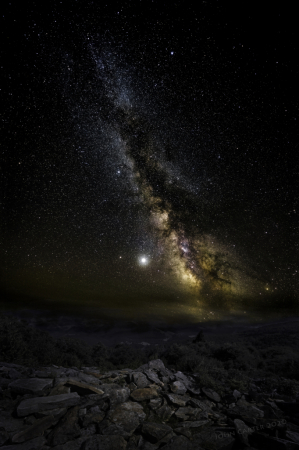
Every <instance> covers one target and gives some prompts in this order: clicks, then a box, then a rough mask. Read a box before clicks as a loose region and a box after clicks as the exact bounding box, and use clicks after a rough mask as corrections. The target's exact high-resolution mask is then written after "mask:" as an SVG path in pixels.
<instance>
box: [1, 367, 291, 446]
mask: <svg viewBox="0 0 299 450" xmlns="http://www.w3.org/2000/svg"><path fill="white" fill-rule="evenodd" d="M0 448H1V450H15V449H16V450H17V449H19V450H34V449H36V450H37V449H38V450H46V449H55V450H96V449H98V450H100V449H101V450H118V449H119V450H121V449H126V450H135V449H140V450H156V449H160V448H161V449H163V450H200V449H209V450H229V449H233V450H235V449H244V450H245V449H246V450H249V449H261V450H265V449H273V450H276V449H277V450H280V449H286V450H292V449H297V448H298V449H299V398H296V396H295V397H289V396H286V395H278V394H277V393H276V390H273V391H272V392H264V391H263V379H255V380H252V383H251V385H250V389H248V392H239V391H237V390H234V391H230V390H229V389H227V393H226V394H225V395H223V394H222V396H221V397H220V395H219V394H218V393H217V392H215V391H213V390H211V389H209V388H205V386H201V385H199V383H198V376H197V374H196V373H193V374H187V373H185V374H184V373H182V372H179V371H175V370H173V369H172V370H169V369H168V368H166V367H165V366H164V363H163V362H162V361H161V360H159V359H157V360H153V361H149V362H148V364H145V365H143V366H141V367H139V368H138V369H136V370H131V369H122V370H116V371H113V372H107V373H102V372H101V371H100V370H99V368H97V367H82V368H81V369H78V368H76V367H72V368H64V367H58V366H55V365H53V366H51V367H42V368H32V367H24V366H21V365H17V364H10V363H6V362H0Z"/></svg>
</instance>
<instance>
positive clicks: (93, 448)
mask: <svg viewBox="0 0 299 450" xmlns="http://www.w3.org/2000/svg"><path fill="white" fill-rule="evenodd" d="M126 446H127V442H126V441H125V440H124V438H123V437H122V436H102V435H99V434H96V435H94V436H91V437H90V438H88V439H87V440H86V441H85V442H84V443H83V445H82V450H125V448H126Z"/></svg>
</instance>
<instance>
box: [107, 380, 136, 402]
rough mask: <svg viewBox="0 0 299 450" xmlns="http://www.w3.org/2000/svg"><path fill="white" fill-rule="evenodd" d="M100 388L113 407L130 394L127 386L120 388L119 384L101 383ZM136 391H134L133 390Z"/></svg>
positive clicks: (126, 398)
mask: <svg viewBox="0 0 299 450" xmlns="http://www.w3.org/2000/svg"><path fill="white" fill-rule="evenodd" d="M101 390H103V391H104V392H105V394H107V395H108V396H109V399H110V407H114V406H115V405H118V404H119V403H124V402H126V401H127V400H128V398H129V396H130V389H129V388H127V387H124V388H122V387H121V386H120V385H119V384H115V383H111V384H101ZM134 392H136V391H134Z"/></svg>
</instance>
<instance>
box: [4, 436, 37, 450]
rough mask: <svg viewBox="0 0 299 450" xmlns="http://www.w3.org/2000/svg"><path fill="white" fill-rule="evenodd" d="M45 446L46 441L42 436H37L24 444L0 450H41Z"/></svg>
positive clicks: (6, 446) (7, 446)
mask: <svg viewBox="0 0 299 450" xmlns="http://www.w3.org/2000/svg"><path fill="white" fill-rule="evenodd" d="M45 444H46V439H45V438H44V436H39V437H37V438H35V439H31V440H30V441H27V442H24V443H23V444H15V445H5V446H4V447H1V450H41V448H42V447H43V446H44V445H45Z"/></svg>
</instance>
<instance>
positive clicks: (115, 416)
mask: <svg viewBox="0 0 299 450" xmlns="http://www.w3.org/2000/svg"><path fill="white" fill-rule="evenodd" d="M145 418H146V414H145V412H144V411H143V407H142V406H141V405H140V404H139V403H137V402H130V401H129V402H125V403H121V404H119V405H117V406H116V407H115V409H114V410H111V411H109V413H108V415H107V419H108V420H109V421H110V422H112V423H113V424H116V425H119V426H120V427H121V428H122V429H123V430H124V431H126V432H127V433H131V434H132V433H133V432H134V431H135V430H136V428H137V427H138V426H139V425H140V423H142V422H143V421H144V420H145Z"/></svg>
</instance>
